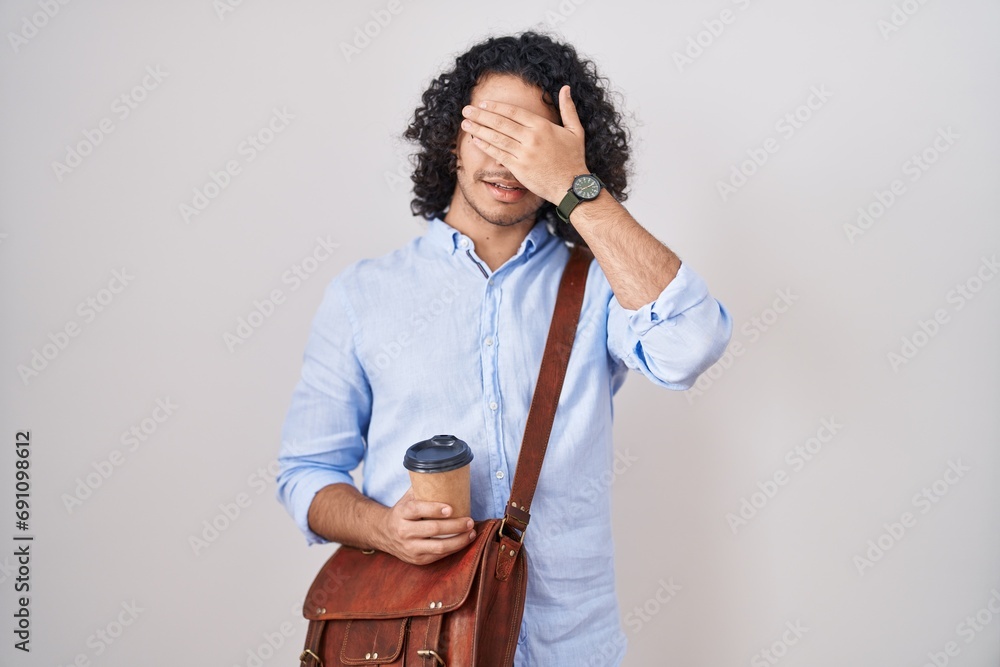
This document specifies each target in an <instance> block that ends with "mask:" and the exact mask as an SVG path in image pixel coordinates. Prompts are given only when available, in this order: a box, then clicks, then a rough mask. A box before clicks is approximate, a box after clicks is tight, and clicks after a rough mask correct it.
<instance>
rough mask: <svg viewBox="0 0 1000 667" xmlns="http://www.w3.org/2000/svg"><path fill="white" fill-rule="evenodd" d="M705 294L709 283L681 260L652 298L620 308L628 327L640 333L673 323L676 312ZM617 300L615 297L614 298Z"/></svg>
mask: <svg viewBox="0 0 1000 667" xmlns="http://www.w3.org/2000/svg"><path fill="white" fill-rule="evenodd" d="M708 296H709V294H708V286H707V285H706V284H705V281H704V280H702V279H701V276H699V275H698V274H697V273H695V272H694V271H692V270H691V269H689V268H688V266H687V264H685V263H683V262H681V266H680V268H679V269H678V270H677V275H676V276H674V279H673V280H671V281H670V284H669V285H667V286H666V287H665V288H664V290H663V291H662V292H660V295H659V296H658V297H656V300H655V301H652V302H650V303H647V304H646V305H644V306H641V307H640V308H639V309H637V310H632V309H630V308H625V307H624V306H622V305H621V304H618V307H619V308H621V310H622V311H623V313H624V314H625V316H626V318H627V320H628V324H629V327H631V329H632V331H634V332H635V333H636V334H637V335H639V336H645V335H646V334H647V333H648V332H649V330H650V329H652V328H653V327H657V326H673V325H674V324H676V319H675V318H676V316H677V315H679V314H680V313H683V312H684V311H685V310H687V309H689V308H691V307H692V306H696V305H697V304H699V303H701V302H702V301H704V300H705V299H706V298H707V297H708ZM615 301H616V302H617V299H615Z"/></svg>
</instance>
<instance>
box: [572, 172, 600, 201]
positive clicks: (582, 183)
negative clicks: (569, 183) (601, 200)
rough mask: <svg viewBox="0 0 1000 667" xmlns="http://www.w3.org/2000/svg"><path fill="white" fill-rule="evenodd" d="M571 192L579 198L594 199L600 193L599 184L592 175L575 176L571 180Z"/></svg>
mask: <svg viewBox="0 0 1000 667" xmlns="http://www.w3.org/2000/svg"><path fill="white" fill-rule="evenodd" d="M573 194H575V195H576V196H577V197H579V198H580V199H586V200H590V199H596V198H597V195H599V194H601V184H600V182H599V181H598V180H597V179H596V178H594V177H593V176H589V175H585V176H577V177H576V180H574V181H573Z"/></svg>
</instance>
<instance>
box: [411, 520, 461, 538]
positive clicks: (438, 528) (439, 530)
mask: <svg viewBox="0 0 1000 667" xmlns="http://www.w3.org/2000/svg"><path fill="white" fill-rule="evenodd" d="M473 525H474V524H473V522H472V519H470V518H469V517H462V518H458V519H437V520H436V521H429V520H428V521H415V522H413V524H412V525H411V526H410V527H409V528H410V530H409V531H408V532H409V535H408V537H410V538H416V539H421V538H437V536H438V535H454V534H455V533H471V532H472V526H473Z"/></svg>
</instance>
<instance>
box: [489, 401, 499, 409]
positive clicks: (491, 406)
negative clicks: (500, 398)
mask: <svg viewBox="0 0 1000 667" xmlns="http://www.w3.org/2000/svg"><path fill="white" fill-rule="evenodd" d="M496 409H497V402H496V401H490V410H496Z"/></svg>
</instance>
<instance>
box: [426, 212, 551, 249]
mask: <svg viewBox="0 0 1000 667" xmlns="http://www.w3.org/2000/svg"><path fill="white" fill-rule="evenodd" d="M426 237H427V239H428V240H429V241H430V242H431V243H433V244H434V245H435V246H437V247H439V248H441V249H442V250H444V251H445V252H447V253H448V254H450V255H454V254H455V252H456V251H462V252H465V251H466V250H468V249H471V248H472V247H473V246H472V239H471V238H469V237H468V236H466V235H465V234H463V233H462V232H460V231H458V230H457V229H455V228H454V227H452V226H451V225H449V224H448V223H447V222H445V221H444V220H442V219H441V217H440V216H435V217H433V218H431V219H430V221H428V224H427V232H426ZM552 238H553V236H552V234H551V233H550V232H549V228H548V225H547V224H546V222H545V221H544V220H539V221H538V222H536V223H535V226H534V227H532V228H531V231H529V232H528V235H527V236H525V237H524V241H522V242H521V247H520V248H518V251H517V253H516V254H515V257H516V256H517V255H520V254H521V253H524V254H525V256H528V257H530V256H531V255H532V254H534V252H535V251H536V250H538V249H539V248H541V247H542V246H544V245H545V244H546V243H548V242H549V241H550V240H552Z"/></svg>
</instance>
